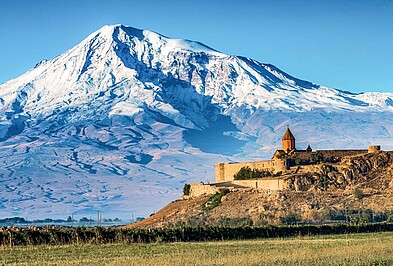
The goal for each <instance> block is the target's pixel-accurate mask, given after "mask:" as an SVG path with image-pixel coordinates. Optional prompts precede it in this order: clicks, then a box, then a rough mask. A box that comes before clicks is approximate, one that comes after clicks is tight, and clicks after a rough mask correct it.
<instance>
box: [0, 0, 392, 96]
mask: <svg viewBox="0 0 393 266" xmlns="http://www.w3.org/2000/svg"><path fill="white" fill-rule="evenodd" d="M0 11H1V13H0V14H1V15H0V83H3V82H5V81H7V80H9V79H11V78H14V77H17V76H19V75H21V74H23V73H24V72H26V71H27V70H29V69H30V68H32V67H33V66H34V65H35V64H36V63H38V62H39V61H40V60H41V59H51V58H53V57H56V56H57V55H60V54H61V53H63V52H65V51H66V50H68V49H70V48H71V47H73V46H74V45H76V44H77V43H79V42H80V41H82V40H83V39H84V38H85V37H87V36H88V35H89V34H90V33H92V32H93V31H95V30H97V29H99V28H100V27H102V26H103V25H106V24H118V23H121V24H125V25H130V26H133V27H137V28H141V29H149V30H153V31H155V32H158V33H161V34H163V35H166V36H168V37H175V38H183V39H191V40H197V41H200V42H203V43H205V44H207V45H209V46H211V47H212V48H214V49H216V50H219V51H221V52H224V53H227V54H233V55H242V56H247V57H251V58H253V59H255V60H258V61H260V62H262V63H271V64H273V65H276V66H277V67H279V68H280V69H282V70H283V71H285V72H287V73H289V74H290V75H293V76H295V77H298V78H301V79H305V80H309V81H312V82H315V83H318V84H321V85H325V86H329V87H334V88H338V89H343V90H349V91H352V92H362V91H388V92H393V1H392V0H356V1H354V0H341V1H338V0H337V1H335V0H331V1H329V0H309V1H305V0H303V1H296V0H292V1H290V0H270V1H264V0H260V1H257V0H242V1H229V0H221V1H218V0H198V1H191V0H171V1H164V0H161V1H159V0H129V1H126V0H111V1H104V0H94V1H93V0H63V1H60V0H35V1H33V0H31V1H27V0H25V1H23V0H1V1H0Z"/></svg>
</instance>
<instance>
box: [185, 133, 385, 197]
mask: <svg viewBox="0 0 393 266" xmlns="http://www.w3.org/2000/svg"><path fill="white" fill-rule="evenodd" d="M380 149H381V148H380V146H369V147H368V149H364V150H316V151H313V150H312V148H311V147H310V145H308V147H307V148H306V149H305V150H298V149H297V148H296V139H295V137H294V135H293V134H292V132H291V130H290V129H289V127H288V128H287V129H286V131H285V133H284V136H283V137H282V149H281V150H277V151H275V152H274V154H273V157H272V159H271V160H263V161H254V162H225V163H218V164H216V166H215V172H216V180H215V183H213V184H203V183H195V184H190V194H189V195H190V196H199V195H201V194H214V193H216V192H218V191H219V190H220V189H222V188H229V189H231V188H253V189H258V190H273V191H279V190H286V189H290V188H289V187H288V185H287V180H288V179H290V178H291V177H294V176H296V175H300V174H301V171H303V172H304V171H305V172H307V171H309V172H311V170H312V167H313V165H315V164H317V163H319V162H320V161H318V160H321V158H322V159H323V160H328V161H329V160H331V161H334V160H337V159H338V158H343V157H346V156H356V155H361V154H367V153H374V152H378V151H380ZM244 168H247V169H248V170H249V171H250V170H251V171H252V170H257V171H260V172H263V173H269V175H268V176H265V177H261V178H250V179H247V178H242V179H241V180H239V179H236V177H235V176H236V174H238V173H239V171H240V170H241V169H244Z"/></svg>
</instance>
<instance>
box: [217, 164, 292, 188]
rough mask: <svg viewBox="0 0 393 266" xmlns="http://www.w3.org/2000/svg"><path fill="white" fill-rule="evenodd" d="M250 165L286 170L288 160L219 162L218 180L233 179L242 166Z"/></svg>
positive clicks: (252, 166) (279, 170)
mask: <svg viewBox="0 0 393 266" xmlns="http://www.w3.org/2000/svg"><path fill="white" fill-rule="evenodd" d="M245 166H248V167H250V168H251V169H258V170H267V171H271V172H273V173H277V172H284V171H285V170H286V160H265V161H256V162H244V163H218V164H216V182H217V183H219V182H228V181H233V180H234V179H233V176H234V175H235V174H236V173H237V172H239V170H240V169H241V168H242V167H245Z"/></svg>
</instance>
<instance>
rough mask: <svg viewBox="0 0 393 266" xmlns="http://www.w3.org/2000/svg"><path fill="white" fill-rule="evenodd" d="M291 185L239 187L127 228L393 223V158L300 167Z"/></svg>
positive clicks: (176, 204) (181, 203)
mask: <svg viewBox="0 0 393 266" xmlns="http://www.w3.org/2000/svg"><path fill="white" fill-rule="evenodd" d="M286 181H287V182H286V184H287V187H286V189H285V190H282V191H269V190H258V189H250V188H241V187H235V188H230V189H228V188H222V189H221V191H220V192H219V193H217V194H214V195H202V196H199V197H191V198H187V197H182V199H179V200H176V201H173V202H172V203H170V204H168V205H167V206H165V207H164V208H163V209H161V210H160V211H158V212H157V213H155V214H154V215H152V216H150V217H148V218H147V219H145V220H143V221H140V222H138V223H134V224H131V225H128V226H127V227H162V226H169V225H174V224H179V223H180V224H188V225H263V224H272V223H274V224H277V223H291V222H295V221H302V222H327V221H334V220H336V221H339V220H341V221H342V220H343V219H346V220H350V221H352V222H359V221H377V220H378V221H383V220H389V219H393V152H383V151H380V152H377V153H368V154H363V155H358V156H350V157H349V156H347V157H342V158H338V159H337V160H335V162H325V163H319V164H312V165H303V166H299V167H298V169H297V171H296V173H294V174H291V175H289V176H287V177H286Z"/></svg>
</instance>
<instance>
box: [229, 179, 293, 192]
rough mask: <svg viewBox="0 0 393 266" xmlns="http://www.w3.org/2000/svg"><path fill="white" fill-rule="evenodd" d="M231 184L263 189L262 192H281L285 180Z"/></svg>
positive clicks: (263, 180) (258, 180) (256, 180)
mask: <svg viewBox="0 0 393 266" xmlns="http://www.w3.org/2000/svg"><path fill="white" fill-rule="evenodd" d="M231 183H233V184H235V185H239V186H244V187H250V188H256V189H264V190H283V189H284V184H285V180H283V179H281V178H266V179H265V178H264V179H255V180H235V181H232V182H231Z"/></svg>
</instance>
